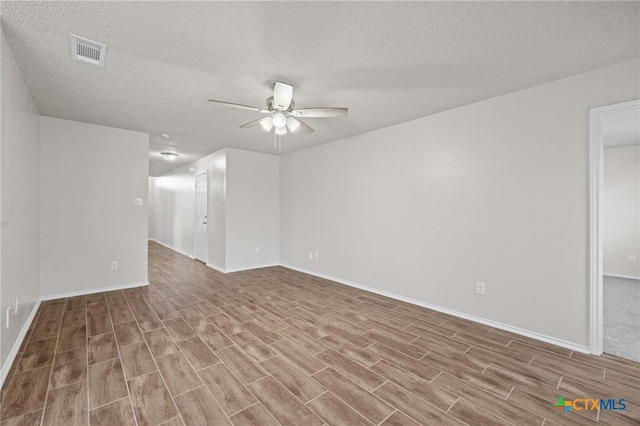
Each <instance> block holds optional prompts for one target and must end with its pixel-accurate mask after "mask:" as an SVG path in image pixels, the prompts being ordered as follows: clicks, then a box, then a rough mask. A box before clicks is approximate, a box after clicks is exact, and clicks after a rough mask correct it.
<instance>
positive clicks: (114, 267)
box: [111, 260, 118, 269]
mask: <svg viewBox="0 0 640 426" xmlns="http://www.w3.org/2000/svg"><path fill="white" fill-rule="evenodd" d="M111 269H118V261H117V260H112V261H111Z"/></svg>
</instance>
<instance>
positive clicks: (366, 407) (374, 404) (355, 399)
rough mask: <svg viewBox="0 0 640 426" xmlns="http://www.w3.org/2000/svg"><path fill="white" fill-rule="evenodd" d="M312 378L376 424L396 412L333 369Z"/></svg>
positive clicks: (323, 371)
mask: <svg viewBox="0 0 640 426" xmlns="http://www.w3.org/2000/svg"><path fill="white" fill-rule="evenodd" d="M311 377H313V378H314V379H315V380H316V381H317V382H318V383H320V384H321V385H322V386H324V387H325V388H326V389H327V390H329V391H330V392H331V393H333V394H334V395H336V396H337V397H338V398H340V399H341V400H342V401H344V402H346V403H347V404H348V405H349V406H350V407H351V408H353V409H354V410H356V411H358V412H359V413H360V414H361V415H363V416H364V417H365V418H367V419H368V420H369V421H371V422H373V423H374V424H378V423H380V422H381V421H382V420H384V419H385V418H387V416H389V415H390V414H391V413H393V411H394V408H393V407H391V406H390V405H389V404H387V403H386V402H384V401H383V400H381V399H380V398H378V397H377V396H375V395H373V394H371V393H369V392H367V391H366V390H364V389H362V388H361V387H360V386H358V385H356V384H355V383H353V382H352V381H351V380H349V379H347V378H346V377H344V376H343V375H341V374H340V373H338V372H337V371H335V370H333V369H331V368H327V369H325V370H322V371H320V372H319V373H316V374H314V375H313V376H311Z"/></svg>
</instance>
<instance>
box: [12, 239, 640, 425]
mask: <svg viewBox="0 0 640 426" xmlns="http://www.w3.org/2000/svg"><path fill="white" fill-rule="evenodd" d="M148 272H149V285H148V286H142V287H139V288H131V289H127V290H116V291H109V292H103V293H97V294H92V295H87V296H77V297H72V298H62V299H58V300H51V301H43V302H42V303H41V304H40V307H39V309H38V311H37V314H36V317H35V319H34V321H33V322H32V323H31V324H30V325H29V329H28V331H27V336H26V338H25V339H24V340H23V342H21V345H20V347H19V349H18V353H17V355H16V357H15V361H14V362H13V364H12V365H11V366H10V368H9V371H8V372H7V374H6V379H5V381H4V384H3V387H2V389H0V417H1V420H0V426H7V425H34V426H35V425H40V424H41V420H42V419H43V418H44V419H45V421H46V423H55V424H63V423H64V424H73V423H74V421H75V420H81V423H82V424H87V423H88V424H94V425H96V424H98V425H99V424H106V425H109V426H111V425H114V426H115V425H120V424H122V425H132V426H134V425H137V426H142V425H146V424H158V425H160V424H162V425H164V426H186V425H189V424H200V423H209V424H211V423H213V424H228V423H229V422H231V423H233V424H235V425H261V426H262V425H272V424H273V425H277V424H280V423H281V422H282V423H285V424H295V425H296V426H299V425H303V424H304V423H308V422H311V423H317V424H321V423H325V424H329V425H333V424H340V425H342V424H345V425H346V424H374V425H380V424H382V425H387V426H389V425H403V426H408V425H417V424H436V423H444V424H461V422H464V423H465V424H471V425H473V426H475V425H476V424H477V425H480V424H481V425H494V424H496V425H502V424H513V425H517V426H520V425H523V426H542V425H544V426H564V425H569V426H571V425H588V424H595V423H600V424H603V425H604V424H607V425H634V426H635V425H638V424H640V400H638V399H640V397H636V395H640V363H637V362H633V361H629V360H625V359H622V358H618V357H613V356H609V355H605V356H602V357H594V356H591V355H586V354H582V353H578V352H573V351H571V350H569V349H566V348H562V347H557V346H554V345H551V344H549V343H546V342H541V341H537V340H532V339H530V338H528V337H524V336H521V335H517V334H514V333H512V332H507V331H504V330H499V329H495V328H491V327H490V326H486V325H484V324H478V323H474V322H472V321H469V320H466V319H462V318H458V317H454V316H452V315H449V314H444V313H441V312H436V311H433V310H429V309H425V308H422V307H419V306H415V305H411V304H408V303H405V302H400V301H397V300H393V299H390V298H387V297H383V296H380V295H376V294H371V293H367V292H365V291H362V290H360V289H356V288H352V287H347V286H344V285H341V284H338V283H335V282H332V281H330V280H326V279H323V278H319V277H313V276H310V275H306V274H304V273H301V272H298V271H293V270H290V269H287V268H284V267H269V268H259V269H255V270H251V271H243V272H236V273H230V274H222V273H220V272H218V271H215V270H213V269H211V268H208V267H207V266H206V265H204V264H203V263H201V262H198V261H195V260H192V259H189V258H188V257H186V256H183V255H181V254H178V253H176V252H173V251H171V250H169V249H168V248H166V247H163V246H161V245H159V244H156V243H154V242H150V243H149V269H148ZM214 351H215V352H214ZM158 365H160V367H158ZM250 390H251V391H250ZM252 391H253V392H255V393H256V395H254V394H253V393H252ZM83 393H84V395H85V398H81V397H79V395H81V394H83ZM256 396H257V398H256ZM558 396H563V397H565V398H567V399H575V398H580V397H591V398H614V399H619V398H625V400H626V404H627V408H626V410H625V411H622V412H620V411H618V412H613V411H606V410H603V411H602V412H600V413H598V412H597V411H591V410H587V411H584V410H583V411H579V412H578V410H574V411H573V412H570V413H569V414H567V415H564V414H563V413H561V412H560V411H559V410H558V409H557V408H555V407H554V405H555V403H556V401H557V398H558ZM505 398H506V399H505ZM132 401H135V403H136V406H135V409H136V411H135V412H134V406H133V404H132ZM83 404H84V405H83ZM45 405H46V407H45ZM74 406H77V407H78V408H77V409H76V410H74V409H73V407H74ZM272 413H273V414H272ZM136 416H137V418H136ZM274 416H277V417H278V419H279V420H280V421H278V419H276V418H275V417H274ZM52 419H55V420H52ZM305 426H306V425H305Z"/></svg>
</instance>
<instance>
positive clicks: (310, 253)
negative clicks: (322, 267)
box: [309, 251, 313, 260]
mask: <svg viewBox="0 0 640 426" xmlns="http://www.w3.org/2000/svg"><path fill="white" fill-rule="evenodd" d="M309 260H313V252H312V251H310V252H309Z"/></svg>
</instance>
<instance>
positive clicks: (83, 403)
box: [42, 380, 89, 426]
mask: <svg viewBox="0 0 640 426" xmlns="http://www.w3.org/2000/svg"><path fill="white" fill-rule="evenodd" d="M88 421H89V409H88V408H87V382H86V381H84V380H83V381H81V382H78V383H75V384H73V385H69V386H64V387H61V388H57V389H54V390H52V391H50V392H49V396H48V397H47V405H46V407H45V409H44V418H43V420H42V424H43V425H62V424H63V425H65V426H67V425H68V426H80V425H82V426H85V425H86V424H87V423H88Z"/></svg>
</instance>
